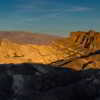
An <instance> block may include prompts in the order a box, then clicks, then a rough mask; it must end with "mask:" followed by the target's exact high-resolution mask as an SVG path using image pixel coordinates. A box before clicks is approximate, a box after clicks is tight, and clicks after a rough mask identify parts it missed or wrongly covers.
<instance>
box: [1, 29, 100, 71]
mask: <svg viewBox="0 0 100 100" xmlns="http://www.w3.org/2000/svg"><path fill="white" fill-rule="evenodd" d="M99 43H100V34H99V32H95V31H92V30H91V31H88V32H80V31H78V32H72V33H71V34H70V35H69V36H68V37H59V36H51V35H40V34H36V33H35V34H33V33H27V32H0V63H1V64H2V63H4V64H9V63H15V64H16V63H24V62H27V63H42V64H50V65H53V66H56V67H58V66H62V67H65V68H72V69H75V70H82V69H88V68H99V66H98V65H100V63H99V59H100V44H99Z"/></svg>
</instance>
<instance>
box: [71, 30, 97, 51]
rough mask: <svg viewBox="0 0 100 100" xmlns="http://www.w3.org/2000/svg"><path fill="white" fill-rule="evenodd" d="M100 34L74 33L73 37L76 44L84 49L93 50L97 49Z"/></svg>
mask: <svg viewBox="0 0 100 100" xmlns="http://www.w3.org/2000/svg"><path fill="white" fill-rule="evenodd" d="M97 35H98V33H97V32H95V31H93V30H90V31H88V32H72V34H71V36H72V38H73V40H74V42H75V43H78V44H79V45H80V46H82V47H83V48H88V49H93V48H95V47H96V39H97Z"/></svg>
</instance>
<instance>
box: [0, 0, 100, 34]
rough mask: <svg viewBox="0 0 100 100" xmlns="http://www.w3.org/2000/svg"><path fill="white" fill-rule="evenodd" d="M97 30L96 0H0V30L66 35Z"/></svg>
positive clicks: (99, 16) (99, 18)
mask: <svg viewBox="0 0 100 100" xmlns="http://www.w3.org/2000/svg"><path fill="white" fill-rule="evenodd" d="M88 29H95V30H96V31H100V0H0V30H16V31H20V30H21V31H32V32H39V33H50V34H58V35H67V33H68V32H71V31H78V30H88Z"/></svg>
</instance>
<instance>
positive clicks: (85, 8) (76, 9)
mask: <svg viewBox="0 0 100 100" xmlns="http://www.w3.org/2000/svg"><path fill="white" fill-rule="evenodd" d="M90 10H92V8H89V7H79V6H75V7H71V8H69V9H67V11H68V12H84V11H90Z"/></svg>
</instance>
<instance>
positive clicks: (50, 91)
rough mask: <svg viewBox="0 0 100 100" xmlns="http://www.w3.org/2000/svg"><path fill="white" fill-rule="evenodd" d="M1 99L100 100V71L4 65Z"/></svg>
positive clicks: (0, 73) (34, 65)
mask: <svg viewBox="0 0 100 100" xmlns="http://www.w3.org/2000/svg"><path fill="white" fill-rule="evenodd" d="M0 100H100V70H92V69H90V70H84V71H80V72H76V71H73V70H70V69H64V68H54V67H51V66H48V65H41V64H9V65H6V64H1V65H0Z"/></svg>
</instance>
